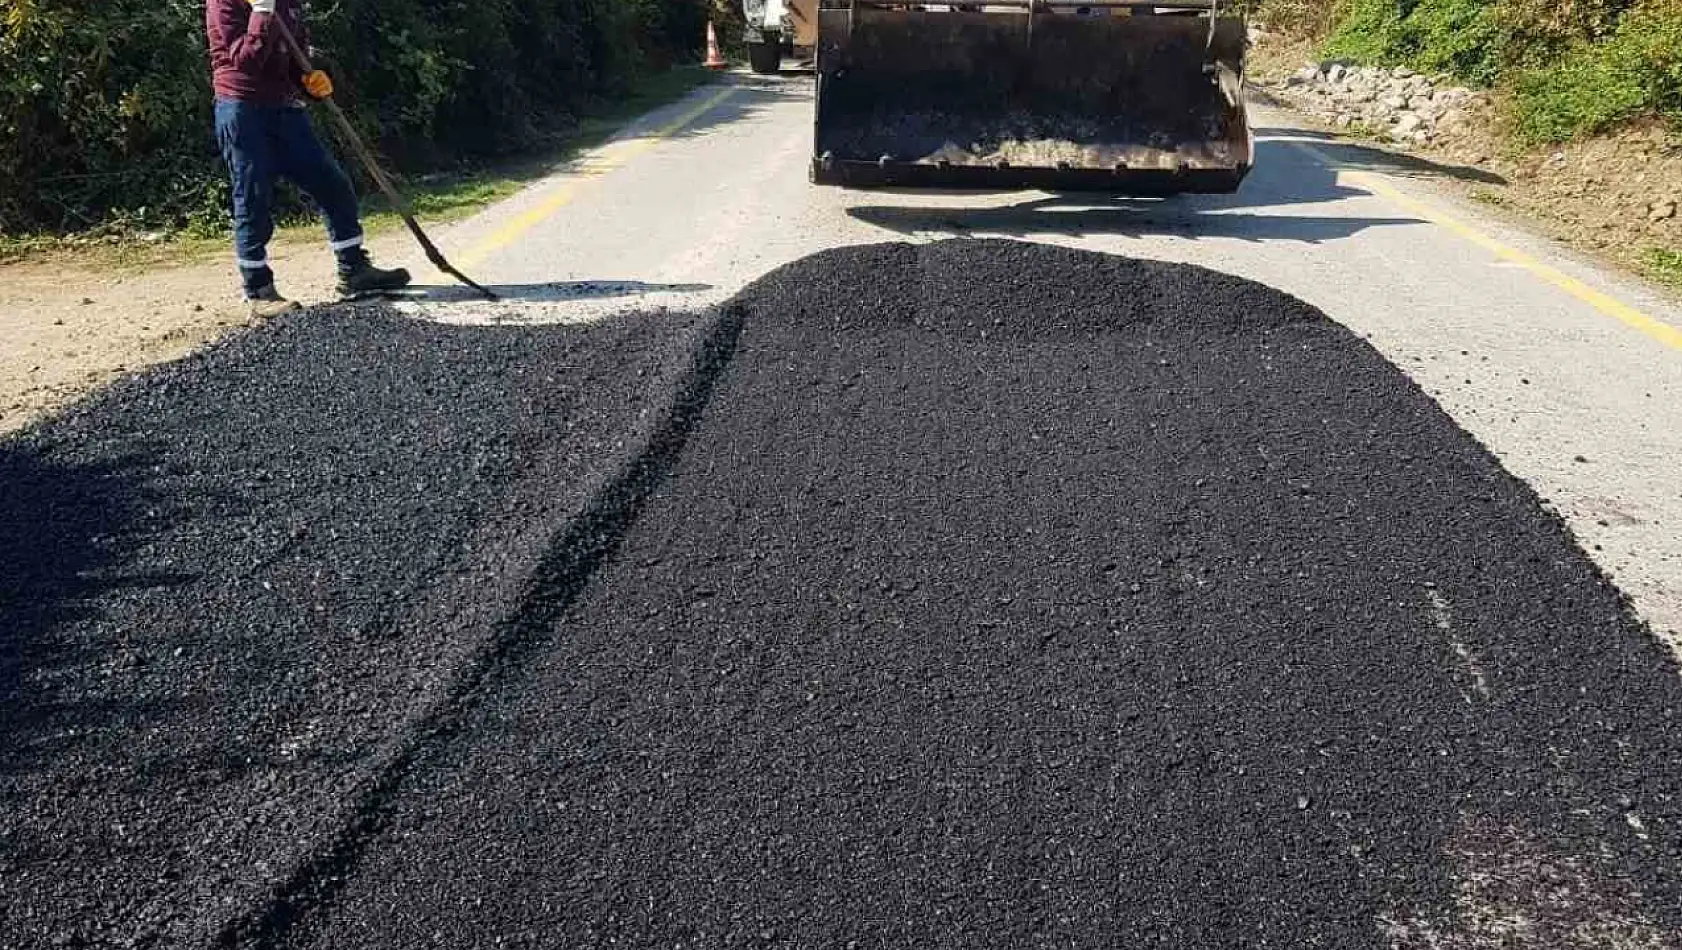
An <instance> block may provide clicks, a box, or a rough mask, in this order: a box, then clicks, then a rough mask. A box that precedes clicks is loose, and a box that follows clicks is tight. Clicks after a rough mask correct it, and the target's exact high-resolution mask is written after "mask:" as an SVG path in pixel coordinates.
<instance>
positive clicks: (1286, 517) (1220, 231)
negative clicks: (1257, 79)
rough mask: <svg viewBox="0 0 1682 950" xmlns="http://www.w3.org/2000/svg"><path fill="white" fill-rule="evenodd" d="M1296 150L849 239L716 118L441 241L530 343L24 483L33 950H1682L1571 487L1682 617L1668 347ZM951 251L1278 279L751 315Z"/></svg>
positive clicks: (15, 927) (53, 437)
mask: <svg viewBox="0 0 1682 950" xmlns="http://www.w3.org/2000/svg"><path fill="white" fill-rule="evenodd" d="M1262 121H1263V125H1264V126H1265V128H1264V130H1263V133H1262V134H1263V140H1262V144H1261V149H1260V159H1259V161H1260V165H1261V167H1260V169H1259V170H1258V171H1257V173H1256V174H1255V176H1254V177H1253V178H1252V179H1251V181H1250V182H1249V183H1248V184H1247V185H1246V187H1245V190H1244V192H1243V193H1241V194H1240V195H1238V196H1234V197H1227V198H1186V199H1179V200H1175V201H1172V202H1123V201H1105V200H1093V199H1078V200H1063V199H1055V198H1052V197H1050V196H1044V195H1025V194H992V195H928V194H915V195H908V194H892V193H873V194H854V193H845V192H836V191H819V190H815V189H812V188H811V187H809V186H808V185H807V184H806V182H805V176H804V168H803V166H804V161H805V157H806V151H805V150H806V144H807V136H808V134H809V127H810V84H809V80H808V79H806V78H802V77H797V76H791V77H780V78H777V79H771V80H763V79H748V78H745V77H731V78H730V79H728V80H727V81H726V84H725V85H723V86H718V87H713V88H710V89H703V90H701V91H699V92H697V93H696V94H695V95H694V96H692V97H691V98H690V99H688V100H687V101H685V102H683V103H679V104H677V105H674V106H672V107H670V108H669V109H665V110H662V111H661V112H660V113H657V114H655V115H652V116H650V117H648V118H647V119H646V120H645V121H644V122H642V123H640V124H639V126H638V127H637V129H636V130H634V132H633V134H631V135H628V136H627V137H625V138H623V139H622V140H620V141H617V142H615V143H612V144H610V145H608V146H606V147H604V148H603V149H600V150H598V151H597V152H595V153H592V154H591V155H590V156H587V157H586V158H585V159H584V160H583V162H581V163H580V165H579V166H578V167H574V168H571V169H568V170H566V171H564V172H563V173H561V174H559V175H557V176H556V177H555V178H554V179H552V180H550V181H548V182H545V183H543V184H542V185H540V186H538V187H537V188H534V189H532V190H531V191H529V192H528V193H526V194H523V195H522V196H520V197H518V198H516V199H514V200H513V201H512V202H510V203H508V204H507V205H506V206H504V207H501V208H497V209H493V210H492V211H490V212H488V213H486V214H485V215H482V216H480V217H479V218H477V219H474V220H472V221H469V222H467V223H465V224H463V225H461V226H458V227H457V228H455V229H453V230H451V231H450V232H448V233H447V234H446V235H445V241H446V243H447V244H448V246H449V247H450V248H451V249H452V251H453V252H454V254H455V256H456V257H457V259H458V262H459V263H462V264H464V265H467V266H469V267H470V268H471V270H472V271H473V272H474V273H475V276H477V277H479V278H480V279H482V280H484V281H486V282H488V283H494V284H498V285H502V286H503V287H504V288H505V289H506V290H507V291H508V292H509V296H510V297H511V298H512V299H511V301H510V302H509V303H507V304H502V305H485V304H480V303H473V302H467V301H463V300H457V299H453V298H452V295H451V294H450V293H449V292H444V293H442V294H440V299H436V300H432V301H429V302H425V303H419V304H414V305H409V306H408V307H407V312H408V313H409V315H410V316H418V317H421V318H423V319H424V320H425V321H433V322H436V323H440V324H446V325H447V324H493V323H494V324H514V325H516V326H514V327H513V328H504V329H501V330H491V331H487V330H483V329H478V328H473V329H455V328H453V327H451V326H429V325H427V324H426V323H425V322H422V323H418V324H417V323H415V322H411V321H405V320H402V319H398V318H395V317H393V316H392V315H391V314H388V313H383V312H381V311H379V310H378V309H377V308H375V309H369V310H365V311H359V312H357V313H355V314H351V316H353V317H354V318H355V319H354V320H352V321H351V322H346V321H345V320H344V317H345V316H346V314H342V313H341V314H332V315H306V316H304V317H300V318H297V319H294V320H288V321H284V322H282V323H281V324H280V325H278V326H275V327H272V328H270V329H268V330H266V331H264V332H261V333H258V334H254V335H251V336H249V337H246V338H243V339H240V340H237V341H235V342H233V343H232V344H231V345H229V346H227V347H223V348H221V349H218V350H217V351H216V352H214V353H211V354H209V355H207V356H205V357H202V358H197V359H194V360H190V361H187V362H186V363H184V364H181V365H179V366H175V367H172V368H169V369H166V370H164V371H162V372H160V373H158V374H155V375H153V376H151V377H148V378H146V379H143V380H140V381H138V382H135V383H129V384H124V385H122V386H119V387H117V388H116V389H114V390H112V391H109V392H107V393H105V394H102V395H101V396H99V397H98V398H96V399H95V400H93V401H92V402H90V403H89V404H88V405H86V406H84V407H81V408H79V409H76V410H74V411H72V412H70V413H69V414H67V415H66V416H65V417H63V418H61V419H59V420H57V421H55V422H53V423H51V424H49V425H48V426H46V427H44V428H42V429H41V430H39V431H36V432H32V433H29V434H27V435H26V436H25V437H24V438H22V439H18V440H14V441H12V442H9V443H5V444H4V445H0V480H3V483H4V484H5V485H6V487H7V491H6V493H5V494H4V495H0V561H3V562H4V563H5V564H6V565H7V566H8V572H7V573H6V574H4V575H0V580H3V581H4V583H0V621H3V622H4V623H5V624H6V625H7V628H8V630H9V631H10V632H11V635H10V639H8V640H6V641H0V647H3V649H0V714H3V715H4V721H5V723H6V726H5V727H4V731H0V934H7V935H9V936H8V940H10V941H11V942H12V943H16V944H17V945H20V946H25V947H34V946H124V945H131V946H158V947H162V946H170V947H173V946H230V945H252V946H310V947H386V946H418V945H448V946H470V945H471V946H494V945H514V946H559V945H567V946H587V945H603V946H610V945H612V946H650V947H653V946H662V947H664V946H696V947H711V946H736V945H742V946H771V945H787V946H803V947H804V946H835V947H845V946H858V947H901V946H919V947H920V946H978V947H980V946H1048V947H1049V946H1074V947H1084V946H1105V945H1117V944H1120V945H1127V946H1152V945H1157V946H1173V947H1209V946H1282V947H1283V946H1290V947H1297V946H1336V947H1375V948H1377V947H1406V948H1414V947H1419V948H1445V947H1446V948H1462V947H1464V948H1482V947H1495V946H1501V947H1521V948H1527V950H1528V948H1537V950H1541V948H1554V947H1565V948H1578V947H1582V948H1588V947H1616V948H1623V947H1628V948H1639V950H1655V948H1656V950H1672V948H1678V947H1682V917H1679V913H1678V911H1677V910H1676V908H1677V907H1678V906H1682V904H1679V900H1678V898H1679V895H1682V788H1679V787H1678V779H1677V776H1678V775H1682V740H1679V739H1678V736H1682V730H1679V729H1678V728H1677V720H1678V717H1679V716H1682V678H1679V677H1678V676H1677V672H1676V668H1675V665H1674V662H1673V660H1672V658H1671V657H1670V656H1669V654H1668V653H1667V652H1666V649H1665V647H1664V646H1663V645H1662V644H1661V643H1660V641H1658V640H1657V639H1654V638H1651V637H1649V636H1648V635H1647V634H1645V633H1644V632H1643V631H1642V630H1641V629H1640V627H1639V626H1638V624H1637V623H1636V621H1635V619H1633V618H1632V617H1631V616H1629V615H1627V614H1625V613H1624V612H1622V611H1621V609H1620V604H1619V601H1618V598H1617V592H1616V591H1615V590H1613V589H1612V588H1611V587H1609V586H1608V585H1606V584H1605V583H1604V582H1603V580H1602V579H1601V578H1599V577H1597V576H1596V575H1595V573H1594V572H1593V570H1592V569H1591V565H1590V562H1589V561H1588V560H1586V558H1585V556H1584V555H1585V552H1584V551H1579V550H1577V549H1576V548H1575V547H1574V546H1573V544H1572V542H1571V540H1570V539H1569V538H1568V537H1567V536H1566V535H1564V534H1563V533H1562V532H1561V531H1560V529H1559V527H1558V525H1557V524H1556V523H1555V522H1554V521H1553V520H1552V519H1551V518H1550V517H1549V516H1548V515H1547V512H1546V510H1545V508H1544V507H1543V505H1542V504H1541V503H1540V501H1539V500H1538V498H1537V495H1538V494H1539V495H1540V496H1543V497H1545V498H1547V499H1551V501H1552V503H1553V504H1554V505H1556V506H1557V507H1558V509H1559V510H1560V512H1561V513H1562V514H1564V515H1565V516H1566V517H1567V518H1568V519H1569V521H1570V525H1571V527H1572V529H1573V530H1575V531H1576V532H1577V533H1578V535H1579V536H1580V537H1581V538H1582V541H1583V544H1584V547H1585V548H1586V554H1587V555H1590V556H1592V557H1593V558H1594V559H1595V560H1596V561H1598V562H1599V564H1600V565H1601V566H1603V567H1604V568H1606V569H1607V570H1608V571H1610V572H1611V573H1612V574H1613V575H1614V576H1615V578H1616V580H1617V581H1618V583H1619V584H1620V585H1621V586H1622V588H1623V589H1624V590H1625V591H1626V592H1628V593H1629V594H1631V595H1633V596H1634V597H1635V602H1636V605H1637V606H1638V607H1639V608H1640V610H1641V611H1642V615H1643V616H1644V617H1645V618H1646V619H1648V620H1650V621H1652V622H1653V623H1654V624H1655V625H1657V626H1658V627H1660V628H1661V629H1662V630H1663V631H1667V632H1669V633H1670V634H1672V635H1674V633H1675V631H1676V630H1677V629H1678V628H1679V627H1682V580H1679V578H1682V541H1679V540H1678V538H1679V537H1682V530H1678V527H1677V526H1678V525H1679V524H1682V485H1678V483H1677V482H1676V480H1675V478H1674V469H1675V467H1676V466H1675V462H1676V460H1678V459H1682V349H1679V348H1678V347H1677V346H1676V343H1677V339H1678V337H1677V333H1676V331H1675V329H1673V328H1676V327H1682V315H1679V314H1678V312H1677V311H1676V310H1675V309H1673V308H1671V307H1670V306H1669V305H1667V304H1666V303H1665V302H1664V301H1662V300H1659V299H1656V298H1654V297H1653V296H1652V295H1650V294H1649V293H1647V292H1645V291H1643V290H1642V289H1641V288H1639V287H1636V286H1633V285H1630V284H1628V283H1626V282H1624V281H1621V280H1619V279H1617V278H1613V277H1609V276H1607V275H1605V274H1603V273H1600V272H1598V271H1596V270H1595V269H1593V268H1591V267H1588V266H1585V265H1584V264H1582V263H1581V262H1579V261H1574V260H1572V259H1569V258H1566V257H1563V256H1561V255H1559V254H1557V253H1556V252H1554V251H1552V250H1550V249H1549V248H1547V247H1545V246H1543V245H1541V244H1539V243H1538V242H1536V241H1534V240H1533V239H1530V238H1528V237H1526V236H1525V235H1523V234H1521V233H1516V232H1514V231H1512V230H1511V229H1509V228H1507V227H1504V226H1502V225H1500V224H1498V223H1495V222H1491V221H1488V220H1485V219H1483V218H1482V217H1481V216H1480V215H1478V214H1477V213H1476V212H1475V211H1474V210H1473V209H1468V208H1465V207H1460V206H1456V205H1454V204H1453V203H1451V202H1449V201H1448V200H1447V199H1446V198H1444V197H1443V196H1442V195H1439V194H1435V193H1433V191H1432V190H1431V188H1430V186H1429V185H1428V184H1427V183H1424V182H1422V181H1420V180H1418V178H1417V177H1416V172H1417V168H1414V167H1410V166H1409V165H1408V164H1407V163H1405V162H1403V161H1401V160H1398V159H1394V158H1391V157H1387V156H1384V155H1381V154H1379V153H1375V152H1371V151H1368V150H1364V149H1357V148H1354V147H1350V146H1344V145H1339V144H1338V143H1335V142H1328V141H1324V140H1321V139H1320V138H1318V137H1317V136H1314V135H1311V134H1308V133H1303V132H1299V131H1293V130H1291V129H1289V128H1287V127H1285V126H1284V124H1283V123H1282V121H1281V120H1280V119H1279V118H1278V117H1275V116H1270V115H1267V114H1265V113H1264V114H1263V119H1262ZM948 237H1012V238H1025V239H1028V240H1031V241H1035V242H1041V243H1043V244H1050V245H1061V246H1063V247H1066V248H1078V249H1084V250H1095V251H1107V252H1111V253H1118V254H1125V255H1131V256H1135V257H1143V258H1150V259H1154V260H1158V261H1163V262H1169V264H1175V265H1177V264H1181V263H1189V264H1197V265H1202V266H1204V267H1207V268H1211V269H1212V270H1214V271H1219V272H1223V273H1224V274H1230V275H1237V276H1238V277H1242V278H1248V279H1249V280H1251V281H1255V282H1257V283H1256V284H1245V283H1241V282H1235V281H1233V280H1231V279H1230V278H1226V277H1222V276H1219V275H1217V274H1213V273H1209V272H1205V271H1199V270H1196V269H1191V268H1185V267H1180V266H1162V267H1152V266H1140V265H1136V264H1130V263H1125V262H1123V263H1119V264H1118V263H1115V262H1113V261H1108V262H1107V261H1106V260H1105V259H1102V258H1094V257H1089V256H1085V255H1062V254H1054V253H1031V252H1029V251H1025V250H1023V249H1022V248H1019V247H1012V246H1008V245H999V244H992V243H989V244H985V245H982V244H971V245H968V246H967V247H966V246H965V245H963V244H954V243H946V244H939V245H936V246H933V247H927V248H922V249H907V248H904V247H900V248H883V247H871V248H861V249H859V250H858V251H856V252H852V253H831V254H827V255H825V256H823V257H821V258H819V259H817V260H816V261H805V262H804V263H802V264H801V265H800V266H799V267H797V268H794V269H790V270H784V271H778V272H777V275H776V276H775V277H773V278H771V279H768V280H765V281H759V279H760V278H761V277H763V276H764V275H765V274H767V273H768V272H771V271H773V270H775V269H776V268H779V267H780V266H781V265H784V264H789V263H792V262H796V261H802V260H803V259H806V258H807V257H808V256H809V255H812V254H815V253H818V252H822V251H826V250H829V249H833V248H838V247H848V246H853V245H861V246H862V245H876V244H879V243H880V242H884V241H907V242H911V243H912V244H914V245H926V244H932V243H933V242H936V241H938V240H940V239H943V238H948ZM756 281H759V282H758V283H755V282H756ZM750 284H751V285H752V286H751V287H750ZM1260 285H1265V286H1260ZM1266 288H1274V289H1275V290H1277V291H1283V292H1285V293H1287V294H1291V295H1294V296H1295V297H1297V298H1300V300H1301V301H1305V302H1306V303H1307V304H1309V305H1311V307H1312V308H1317V310H1316V309H1310V308H1305V307H1302V306H1300V305H1299V304H1297V303H1295V302H1293V301H1291V300H1289V299H1286V298H1283V297H1280V296H1278V295H1277V294H1275V293H1274V292H1273V291H1270V290H1268V289H1266ZM738 295H740V296H738ZM732 298H734V299H735V300H736V304H735V305H733V306H731V307H730V308H728V309H725V310H722V311H714V312H711V313H708V314H706V315H704V316H696V315H694V314H695V313H697V312H699V311H700V310H701V309H702V308H703V307H704V306H706V305H711V304H716V303H720V302H723V301H725V300H727V299H732ZM1052 299H1055V300H1056V302H1057V306H1056V307H1055V308H1049V309H1047V310H1045V311H1043V312H1042V311H1041V310H1040V309H1039V308H1038V305H1039V304H1040V303H1041V302H1043V301H1046V300H1052ZM830 301H843V302H844V305H832V304H831V303H830ZM627 307H634V308H637V309H638V310H639V311H641V313H640V314H639V315H636V316H631V317H626V316H616V315H615V314H616V313H617V312H619V311H621V310H623V309H624V308H627ZM659 307H670V308H674V309H678V310H682V311H684V313H683V314H679V313H660V312H658V309H657V308H659ZM1317 311H1318V312H1317ZM1320 312H1323V313H1324V314H1325V315H1326V316H1329V317H1330V318H1331V320H1332V321H1335V323H1331V322H1326V321H1325V320H1324V319H1323V318H1322V317H1321V316H1320ZM1048 321H1049V322H1048ZM1340 325H1341V326H1340ZM1363 337H1364V338H1366V339H1367V340H1368V341H1370V343H1371V344H1372V346H1373V347H1375V348H1376V351H1377V353H1378V354H1382V355H1383V356H1384V357H1388V359H1389V361H1390V363H1391V364H1393V367H1392V366H1390V365H1386V364H1385V362H1384V361H1383V360H1381V359H1379V358H1378V356H1377V355H1376V354H1375V353H1374V352H1373V350H1369V349H1367V348H1366V347H1365V346H1363V345H1362V344H1361V342H1360V339H1361V338H1363ZM1404 374H1405V375H1404ZM1408 378H1411V379H1412V380H1413V381H1415V382H1417V384H1418V386H1419V387H1421V388H1422V389H1423V390H1424V391H1425V393H1428V394H1430V395H1434V396H1435V397H1436V400H1437V403H1438V404H1440V406H1441V407H1442V408H1443V409H1446V410H1447V412H1448V415H1446V416H1445V415H1442V414H1440V413H1439V412H1438V411H1437V410H1436V409H1435V408H1434V407H1433V405H1432V404H1431V403H1430V402H1429V401H1428V400H1426V399H1425V398H1423V396H1422V394H1421V392H1420V391H1419V390H1417V389H1414V388H1413V387H1411V386H1409V385H1408V382H1407V380H1408ZM1451 417H1452V422H1453V423H1458V425H1459V426H1460V427H1461V428H1463V429H1464V432H1462V431H1460V430H1459V429H1456V428H1455V426H1454V425H1453V424H1451V422H1450V418H1451ZM1468 434H1469V435H1468ZM1473 438H1475V439H1476V440H1477V441H1480V442H1482V443H1483V445H1484V446H1487V448H1488V449H1489V450H1490V452H1492V453H1493V456H1494V458H1492V457H1491V456H1490V455H1486V454H1485V453H1484V452H1483V451H1482V450H1481V449H1480V447H1479V446H1478V445H1477V442H1474V441H1473ZM1497 458H1498V459H1499V462H1500V463H1501V464H1502V465H1504V466H1505V468H1506V470H1507V472H1510V473H1511V474H1512V475H1516V476H1518V477H1519V478H1522V479H1524V480H1525V481H1527V482H1528V483H1529V486H1530V487H1529V488H1526V487H1525V486H1524V485H1523V484H1521V483H1520V482H1517V481H1514V480H1513V479H1512V478H1510V477H1509V476H1508V474H1506V473H1504V472H1503V471H1501V470H1500V468H1499V467H1498V466H1497V464H1496V462H1495V459H1497ZM1188 479H1189V480H1188ZM1531 489H1534V493H1532V491H1531ZM8 945H10V944H8Z"/></svg>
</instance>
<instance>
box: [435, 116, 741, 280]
mask: <svg viewBox="0 0 1682 950" xmlns="http://www.w3.org/2000/svg"><path fill="white" fill-rule="evenodd" d="M735 93H736V87H735V86H725V87H724V88H723V89H720V90H718V91H717V92H715V93H713V94H712V95H710V96H708V97H706V98H705V99H703V100H701V101H700V102H698V103H696V104H695V105H693V106H690V107H689V108H688V109H685V110H683V112H681V113H679V114H678V115H677V116H676V117H674V118H673V119H672V120H671V121H670V122H667V123H666V124H665V125H662V126H660V127H659V128H657V129H655V130H654V131H652V132H650V133H648V134H647V135H641V136H637V137H635V138H628V139H615V140H614V141H611V142H608V143H607V144H605V145H602V146H599V147H597V148H595V149H593V150H591V151H590V152H587V153H585V154H584V155H582V156H580V157H579V159H578V162H577V164H578V166H579V170H578V171H576V172H573V173H572V174H570V175H568V176H567V178H566V180H565V181H563V182H561V183H560V184H559V185H557V186H556V187H555V190H554V191H553V192H552V193H551V194H550V195H549V196H548V197H547V198H545V199H543V201H542V202H541V203H540V204H538V205H537V206H536V207H532V208H527V209H526V210H525V211H522V212H521V213H519V214H518V215H515V216H514V218H513V219H511V220H509V221H508V222H506V223H505V224H503V225H502V226H501V227H499V228H497V229H496V230H495V231H492V232H491V233H490V234H489V235H488V236H486V237H485V239H484V240H482V241H480V242H479V243H478V244H476V245H474V246H473V248H472V249H471V250H468V251H466V252H465V253H463V254H462V255H461V265H462V266H463V267H474V266H477V265H479V264H482V263H484V262H485V260H486V259H488V258H489V257H490V256H491V255H492V254H495V253H496V252H498V251H501V250H503V249H505V248H507V247H508V246H509V245H511V244H513V243H514V242H515V241H518V240H519V239H520V238H522V237H524V236H525V234H526V232H528V231H530V230H531V229H532V228H535V227H537V226H538V225H539V224H542V223H543V222H544V221H546V220H548V219H549V218H550V217H552V216H554V214H555V213H556V212H558V211H560V210H561V209H562V208H564V207H566V206H567V205H569V204H571V203H572V200H573V199H574V198H576V197H578V188H579V186H580V185H582V184H584V183H585V182H588V181H594V180H596V179H598V178H604V177H606V176H607V175H609V174H612V173H613V172H615V171H618V170H619V169H621V168H623V167H625V165H626V164H627V163H629V162H630V161H631V159H633V158H636V157H637V156H639V155H641V154H643V153H644V152H646V151H648V150H649V149H652V148H654V147H655V146H656V145H659V144H660V143H661V142H662V141H664V140H666V139H669V138H671V137H672V136H674V135H676V134H677V133H679V132H681V131H683V129H684V128H686V127H688V125H689V124H690V123H692V122H694V121H695V120H696V119H699V118H700V117H701V116H703V115H705V114H706V113H708V112H710V111H712V110H713V109H714V108H716V107H717V106H718V105H719V104H720V103H722V102H723V101H724V100H726V99H728V98H730V97H731V96H732V95H735Z"/></svg>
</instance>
